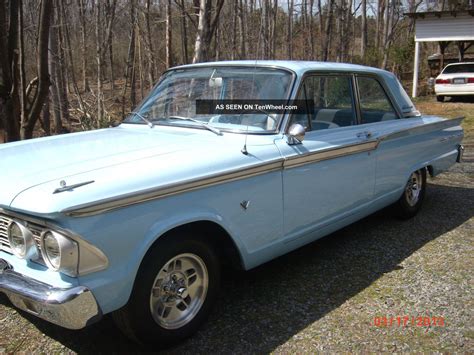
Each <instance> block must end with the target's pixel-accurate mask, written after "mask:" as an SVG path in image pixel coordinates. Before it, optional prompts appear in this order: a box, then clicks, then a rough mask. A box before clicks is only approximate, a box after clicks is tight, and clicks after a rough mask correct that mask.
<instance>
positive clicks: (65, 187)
mask: <svg viewBox="0 0 474 355" xmlns="http://www.w3.org/2000/svg"><path fill="white" fill-rule="evenodd" d="M93 182H95V180H90V181H84V182H80V183H77V184H74V185H69V186H68V185H67V184H66V181H64V180H61V181H60V182H59V185H61V187H58V188H57V189H56V190H54V191H53V194H58V193H60V192H64V191H71V190H74V189H75V188H77V187H81V186H84V185H89V184H92V183H93Z"/></svg>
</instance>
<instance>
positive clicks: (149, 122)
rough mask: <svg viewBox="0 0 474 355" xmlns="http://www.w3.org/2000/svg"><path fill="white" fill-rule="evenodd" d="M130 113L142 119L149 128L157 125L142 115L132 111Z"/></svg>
mask: <svg viewBox="0 0 474 355" xmlns="http://www.w3.org/2000/svg"><path fill="white" fill-rule="evenodd" d="M129 113H132V114H134V115H136V116H138V117H140V118H141V119H142V120H143V121H144V122H145V123H146V124H147V125H148V127H150V128H153V127H155V124H154V123H153V122H151V121H150V120H149V119H148V118H146V117H144V116H142V115H141V114H139V113H138V112H135V111H131V112H129Z"/></svg>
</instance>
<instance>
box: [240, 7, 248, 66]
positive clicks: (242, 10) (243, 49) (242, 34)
mask: <svg viewBox="0 0 474 355" xmlns="http://www.w3.org/2000/svg"><path fill="white" fill-rule="evenodd" d="M244 1H245V2H244ZM246 14H247V0H240V6H239V31H240V58H241V59H244V58H245V57H246V56H247V50H246V38H245V34H246V28H247V27H246V23H245V18H246Z"/></svg>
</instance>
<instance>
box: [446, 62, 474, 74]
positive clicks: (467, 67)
mask: <svg viewBox="0 0 474 355" xmlns="http://www.w3.org/2000/svg"><path fill="white" fill-rule="evenodd" d="M455 73H474V64H456V65H448V66H447V67H446V68H444V70H443V74H455Z"/></svg>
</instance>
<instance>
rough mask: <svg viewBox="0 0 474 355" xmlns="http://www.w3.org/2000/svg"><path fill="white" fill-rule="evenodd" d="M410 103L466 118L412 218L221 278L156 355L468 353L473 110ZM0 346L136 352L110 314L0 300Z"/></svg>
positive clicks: (468, 105) (370, 221)
mask: <svg viewBox="0 0 474 355" xmlns="http://www.w3.org/2000/svg"><path fill="white" fill-rule="evenodd" d="M416 105H417V107H418V108H419V109H420V111H422V112H423V113H425V114H439V115H443V116H448V117H457V116H460V115H461V116H467V117H466V120H465V121H464V127H465V129H466V138H465V140H464V144H465V146H466V153H465V162H464V163H462V164H456V166H454V167H453V168H452V169H451V170H450V171H449V172H447V173H444V174H442V175H440V176H439V177H437V178H435V179H430V180H429V186H428V190H427V195H426V199H425V202H424V206H423V209H422V211H421V212H420V213H419V214H418V215H417V216H416V217H415V218H413V219H412V220H408V221H400V220H398V219H395V218H394V217H393V216H392V215H391V213H390V211H387V210H384V211H381V212H378V213H376V214H374V215H372V216H370V217H368V218H365V219H364V220H362V221H359V222H357V223H355V224H353V225H351V226H348V227H346V228H344V229H343V230H341V231H338V232H336V233H334V234H332V235H331V236H329V237H327V238H324V239H322V240H319V241H317V242H315V243H312V244H310V245H308V246H306V247H303V248H301V249H299V250H297V251H295V252H293V253H290V254H288V255H285V256H283V257H281V258H278V259H277V260H274V261H272V262H270V263H267V264H265V265H263V266H261V267H258V268H257V269H254V270H252V271H250V272H245V273H244V272H234V273H230V274H226V275H225V277H224V281H223V286H222V292H221V295H220V297H219V300H218V302H217V305H216V307H215V309H214V311H213V313H212V315H211V317H210V319H209V321H208V322H207V323H206V324H205V325H204V326H203V327H202V329H201V330H200V331H199V332H198V333H197V334H196V335H195V336H194V337H192V338H191V339H189V340H187V341H185V342H183V343H182V344H180V345H178V346H176V347H175V348H172V349H168V350H166V353H182V352H189V353H191V352H192V353H230V352H236V353H249V352H252V353H255V352H258V353H261V352H277V353H288V352H298V353H302V352H313V351H324V352H345V351H363V352H380V351H385V352H389V351H390V352H394V351H396V352H402V351H403V352H405V351H445V352H463V353H464V352H466V353H469V352H470V353H472V352H474V322H473V321H474V313H473V310H474V300H473V287H474V282H473V281H474V280H473V272H472V270H474V258H473V255H474V253H473V251H474V250H473V249H474V217H473V216H474V103H473V102H446V103H437V102H436V101H435V100H433V99H424V100H418V101H417V102H416ZM384 317H385V318H386V319H387V324H386V325H384V323H383V322H384V321H383V319H384ZM398 317H400V319H401V323H402V325H399V324H398V322H399V321H398V320H397V318H398ZM404 317H408V318H407V319H408V322H407V324H406V325H405V326H403V319H404ZM418 317H422V318H420V319H421V320H422V322H421V323H422V324H421V325H420V324H418V323H419V320H418ZM426 317H429V318H430V319H431V321H430V324H429V325H426V324H425V325H423V322H425V318H426ZM390 319H392V324H391V325H390ZM433 319H436V320H437V322H436V323H437V324H435V325H433V324H432V322H433ZM440 319H442V320H443V321H442V324H441V321H440ZM412 320H414V321H413V322H412ZM0 350H3V351H6V352H16V351H26V352H30V351H32V352H39V353H43V352H44V353H50V352H99V351H102V352H108V351H116V352H125V351H142V350H145V349H142V348H140V347H139V346H137V345H136V344H134V343H132V342H129V341H128V340H127V339H126V338H125V337H124V336H122V335H121V333H120V332H119V331H118V330H117V329H116V328H115V326H114V324H113V322H112V321H111V319H110V317H105V319H103V320H102V321H100V322H99V323H97V324H94V325H92V326H90V327H88V328H86V329H84V330H80V331H69V330H65V329H62V328H60V327H57V326H54V325H51V324H49V323H47V322H44V321H42V320H39V319H37V318H35V317H34V316H31V315H28V314H25V313H24V312H19V311H17V310H15V309H14V308H12V306H11V305H10V303H9V302H8V301H7V300H6V298H5V297H1V298H0Z"/></svg>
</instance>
